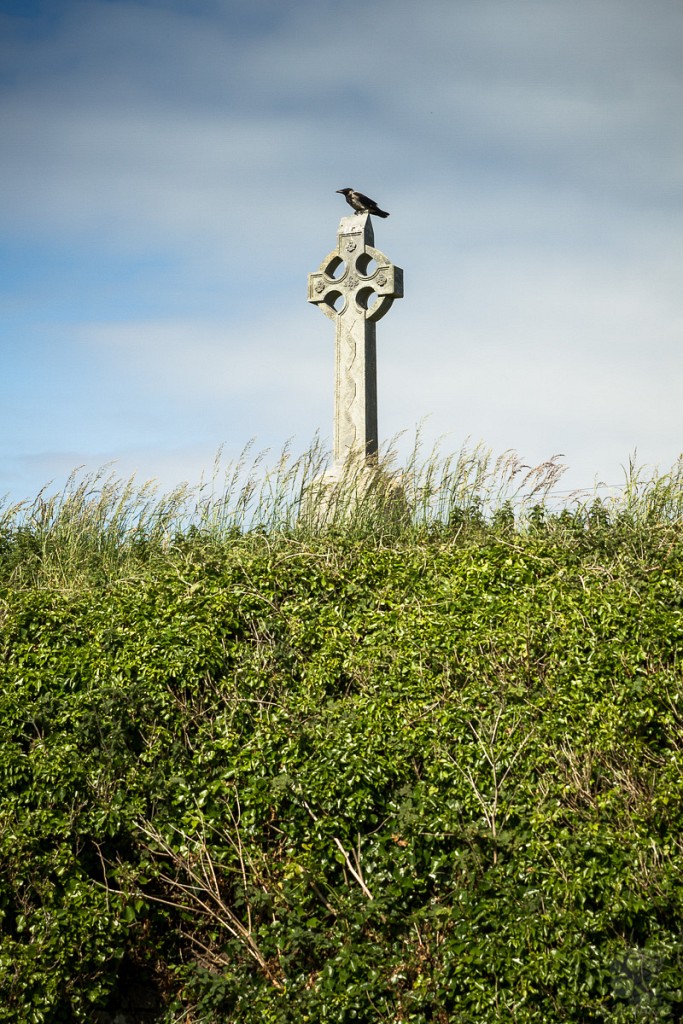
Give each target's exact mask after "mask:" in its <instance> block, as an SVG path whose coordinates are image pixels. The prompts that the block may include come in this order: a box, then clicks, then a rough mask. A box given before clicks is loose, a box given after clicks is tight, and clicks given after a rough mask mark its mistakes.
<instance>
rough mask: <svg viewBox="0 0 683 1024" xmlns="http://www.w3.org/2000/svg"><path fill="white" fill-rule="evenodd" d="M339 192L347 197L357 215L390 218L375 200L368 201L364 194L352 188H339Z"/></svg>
mask: <svg viewBox="0 0 683 1024" xmlns="http://www.w3.org/2000/svg"><path fill="white" fill-rule="evenodd" d="M337 192H339V193H341V195H343V196H345V197H346V202H347V203H348V204H349V206H352V207H353V209H354V210H355V211H356V213H371V214H373V216H375V217H388V216H389V214H388V213H387V212H386V211H385V210H380V208H379V206H378V205H377V203H376V202H375V200H374V199H368V197H367V196H364V195H363V193H362V192H356V191H355V189H352V188H338V189H337Z"/></svg>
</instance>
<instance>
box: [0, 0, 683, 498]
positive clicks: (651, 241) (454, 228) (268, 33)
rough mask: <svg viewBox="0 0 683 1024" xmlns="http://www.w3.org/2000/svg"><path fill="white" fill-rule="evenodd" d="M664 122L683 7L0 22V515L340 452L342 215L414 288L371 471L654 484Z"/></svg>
mask: <svg viewBox="0 0 683 1024" xmlns="http://www.w3.org/2000/svg"><path fill="white" fill-rule="evenodd" d="M681 111H683V6H682V5H681V4H680V0H647V3H646V2H644V0H448V2H446V0H421V2H420V3H416V2H414V0H413V2H408V0H364V2H359V0H346V2H345V3H343V4H342V3H331V2H329V0H315V2H312V0H311V2H309V0H292V2H289V3H286V4H285V3H283V2H282V0H277V2H274V0H273V2H271V0H250V2H249V3H241V2H240V3H237V2H233V0H223V2H219V0H204V2H200V0H182V2H181V0H127V2H123V0H83V2H80V0H14V2H8V0H0V125H1V135H0V139H1V141H0V147H1V151H2V159H1V160H0V196H1V197H2V199H0V229H1V230H0V261H1V264H2V267H3V271H2V274H1V275H0V310H1V319H0V326H1V333H0V345H1V351H0V356H1V363H0V366H1V371H0V374H1V377H0V495H2V494H7V495H8V496H9V498H10V499H11V500H17V499H21V498H24V497H32V496H33V495H35V493H36V492H37V491H38V490H39V488H40V487H41V486H42V485H43V484H45V483H46V482H47V481H49V480H54V481H55V486H57V485H59V484H61V483H62V482H63V481H64V480H65V479H66V477H67V475H68V473H69V472H70V471H71V470H72V469H73V468H75V467H76V466H80V465H85V466H87V467H89V468H91V469H95V468H98V467H100V466H102V465H103V464H105V463H109V462H111V461H114V462H115V469H116V472H117V473H120V474H121V475H122V476H128V475H129V474H130V473H133V472H135V473H136V474H138V477H139V478H140V479H141V480H146V479H148V478H150V477H155V478H157V479H158V480H159V482H160V486H161V487H162V489H169V488H170V487H172V486H174V485H175V484H177V483H179V482H180V481H182V480H189V481H190V482H196V481H197V480H198V479H199V477H200V475H201V473H202V471H203V470H205V469H207V468H210V467H211V465H212V463H213V459H214V456H215V453H216V451H217V449H218V448H219V446H221V445H223V446H224V450H225V453H226V455H227V456H228V457H230V456H233V455H236V454H237V453H238V452H239V451H240V450H241V449H242V447H243V445H244V444H245V443H246V442H247V441H248V440H249V439H250V438H252V437H253V438H256V443H257V446H259V447H270V448H272V449H274V450H275V452H279V451H280V449H281V447H282V445H283V444H284V442H285V441H286V440H287V439H288V438H290V437H293V438H294V444H295V448H297V449H303V448H305V447H306V446H307V445H308V443H309V442H310V440H311V439H312V437H313V435H314V434H315V432H316V430H318V429H319V430H320V431H321V432H322V434H323V436H324V437H326V438H327V439H328V440H330V441H331V430H332V394H333V391H332V388H333V380H332V374H333V366H334V363H333V347H334V339H333V328H332V325H331V324H330V323H329V321H328V320H327V319H326V318H325V317H323V316H321V315H320V312H319V311H318V310H316V309H315V308H314V307H312V306H309V305H308V303H307V302H306V282H307V275H308V273H309V272H310V271H313V270H316V269H317V267H318V265H319V263H320V261H321V259H322V258H323V257H324V256H325V255H326V253H328V252H329V251H330V249H332V248H333V246H334V244H335V236H336V231H337V226H338V222H339V219H340V217H341V216H344V215H345V214H346V211H347V207H346V206H345V204H344V202H343V199H342V197H341V196H338V195H335V190H336V189H338V188H341V187H343V186H346V185H351V186H352V187H355V188H358V189H361V190H362V191H364V192H366V193H367V194H369V195H371V196H373V197H374V198H375V199H377V200H378V202H379V203H380V205H382V206H383V207H384V208H385V209H388V210H389V211H390V212H391V217H390V218H389V219H388V220H386V221H378V222H377V223H376V224H375V237H376V244H377V246H378V247H379V248H380V249H382V250H383V251H384V252H385V253H386V254H387V255H388V256H389V257H390V258H391V259H392V260H393V261H394V262H395V263H397V264H398V265H399V266H401V267H403V269H404V272H405V298H404V299H403V300H402V301H401V302H399V303H395V305H394V307H393V309H392V310H391V312H390V313H389V315H388V316H387V317H386V318H385V319H384V320H383V321H382V322H381V324H380V325H379V327H378V363H379V401H380V434H381V439H382V440H386V439H388V438H389V437H391V436H393V435H394V434H396V433H398V432H399V431H402V430H405V431H406V432H407V437H408V438H412V436H413V435H414V431H415V428H416V426H417V425H418V424H419V423H421V422H423V421H424V426H423V431H424V434H425V437H426V440H427V441H428V442H431V441H432V440H434V439H436V438H437V437H440V436H442V435H446V437H445V441H444V446H445V448H446V449H450V450H456V449H459V448H460V446H461V445H462V443H463V442H464V441H465V440H466V439H467V438H468V437H469V438H471V440H472V441H473V442H477V441H480V440H481V441H483V442H484V443H486V444H487V445H490V446H491V447H492V448H493V449H494V451H495V452H502V451H503V450H505V449H509V448H513V449H516V450H517V451H518V452H519V453H520V455H521V456H523V457H524V459H525V460H527V461H528V462H530V463H533V464H535V463H538V462H541V461H542V460H544V459H545V458H547V457H549V456H551V455H553V454H555V453H563V455H564V461H565V462H566V463H567V464H568V466H569V469H568V471H567V473H566V476H565V478H564V481H565V482H564V485H563V486H565V487H566V488H572V487H587V488H590V487H591V486H592V484H593V483H594V482H595V481H596V480H603V481H606V482H607V483H619V482H621V481H622V480H623V469H622V467H623V466H625V465H626V464H627V463H628V460H629V456H630V455H631V454H632V453H633V452H634V450H637V458H638V461H639V462H641V463H644V464H648V465H651V466H658V467H659V468H660V469H661V470H666V469H667V468H668V467H669V466H670V465H671V464H672V463H673V461H674V460H675V459H676V458H677V456H678V455H679V454H680V452H681V451H683V405H682V403H681V398H680V394H681V390H682V384H683V345H682V344H681V341H682V334H683V287H682V286H681V266H682V265H683V260H682V257H683V204H682V202H681V200H682V198H683V118H682V117H681ZM407 443H408V442H406V444H407Z"/></svg>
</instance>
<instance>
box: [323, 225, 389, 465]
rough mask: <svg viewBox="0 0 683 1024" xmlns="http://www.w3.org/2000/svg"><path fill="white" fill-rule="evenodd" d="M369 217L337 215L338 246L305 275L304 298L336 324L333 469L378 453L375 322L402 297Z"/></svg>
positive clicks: (367, 458) (370, 457) (368, 458)
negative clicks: (354, 458) (356, 455)
mask: <svg viewBox="0 0 683 1024" xmlns="http://www.w3.org/2000/svg"><path fill="white" fill-rule="evenodd" d="M374 241H375V236H374V232H373V230H372V223H371V221H370V215H369V214H367V213H357V214H354V215H353V216H351V217H342V219H341V222H340V224H339V231H338V233H337V248H336V249H334V250H333V251H332V252H331V253H329V255H327V256H326V257H325V259H324V260H323V261H322V263H321V264H320V267H319V269H318V271H317V272H316V273H315V274H309V275H308V301H309V302H314V303H315V304H316V305H317V306H319V308H320V309H321V310H322V311H323V313H324V314H325V316H327V317H329V318H330V320H333V321H334V323H335V324H336V344H335V362H336V371H335V384H334V467H335V469H336V470H339V469H341V467H342V466H343V465H344V463H345V462H346V460H347V459H348V457H349V455H350V454H351V453H354V452H355V453H362V454H363V455H364V457H365V459H366V460H370V459H372V457H373V456H375V455H376V454H377V447H378V440H377V350H376V338H375V324H376V323H377V321H378V320H380V319H381V318H382V317H383V316H384V315H385V313H388V311H389V309H390V308H391V305H392V303H393V301H394V299H400V298H402V297H403V271H402V270H401V269H400V267H395V266H394V265H393V263H390V262H389V260H388V259H387V257H386V256H385V255H384V253H382V252H380V251H379V249H375V248H374V245H373V243H374Z"/></svg>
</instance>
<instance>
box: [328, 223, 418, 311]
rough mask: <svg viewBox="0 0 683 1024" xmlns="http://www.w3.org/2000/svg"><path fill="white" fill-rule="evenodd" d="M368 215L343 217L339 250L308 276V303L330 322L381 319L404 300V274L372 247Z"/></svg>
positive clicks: (338, 240)
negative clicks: (400, 300) (395, 301)
mask: <svg viewBox="0 0 683 1024" xmlns="http://www.w3.org/2000/svg"><path fill="white" fill-rule="evenodd" d="M374 240H375V238H374V232H373V230H372V223H371V221H370V217H369V215H368V214H367V213H364V214H356V215H355V216H352V217H342V220H341V223H340V225H339V233H338V235H337V248H336V249H335V250H333V252H331V253H329V254H328V255H327V256H326V257H325V259H324V260H323V261H322V263H321V264H320V267H319V268H318V270H317V272H316V273H315V274H309V275H308V301H309V302H313V303H315V304H316V305H318V306H319V307H320V309H321V310H322V312H323V313H324V314H325V316H327V317H329V318H330V320H337V318H339V317H343V318H347V317H348V318H353V319H354V320H355V319H356V318H358V317H362V318H363V319H364V320H366V321H371V322H374V321H377V320H381V319H382V317H383V316H384V315H385V314H386V313H388V312H389V310H390V308H391V306H392V304H393V302H394V299H401V298H403V271H402V270H401V268H400V267H396V266H394V264H393V263H390V262H389V260H388V259H387V257H386V256H385V255H384V253H383V252H380V251H379V249H375V248H374V246H373V242H374Z"/></svg>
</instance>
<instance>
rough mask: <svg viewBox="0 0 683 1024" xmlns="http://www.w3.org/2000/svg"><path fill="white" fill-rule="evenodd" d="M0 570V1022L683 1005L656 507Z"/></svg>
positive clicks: (678, 1010) (673, 716) (646, 1013)
mask: <svg viewBox="0 0 683 1024" xmlns="http://www.w3.org/2000/svg"><path fill="white" fill-rule="evenodd" d="M22 543H23V544H26V539H25V537H24V539H23V540H22ZM3 557H4V558H5V561H6V564H7V565H10V564H11V565H12V566H16V551H15V549H13V547H12V538H11V537H8V538H7V539H6V545H5V553H4V556H3ZM5 578H6V579H7V580H8V582H7V583H6V584H5V585H4V587H3V589H2V591H1V592H0V593H1V596H0V619H1V621H2V639H1V643H2V647H1V651H2V657H1V660H0V673H1V678H0V683H1V686H0V689H1V694H2V696H1V697H0V728H1V730H2V744H1V747H0V779H1V786H0V864H1V872H0V915H1V929H2V935H1V945H0V1021H16V1022H21V1024H24V1022H26V1024H33V1022H35V1024H38V1022H41V1024H56V1022H62V1021H64V1022H71V1021H88V1022H90V1021H97V1020H102V1021H105V1020H110V1019H113V1015H114V1013H115V1012H116V1011H118V1010H120V1009H121V1008H122V1007H123V1008H125V1006H126V1005H127V1003H126V1000H128V1004H130V1002H131V1000H134V994H135V992H136V991H139V992H140V993H143V994H144V998H143V995H141V996H140V1005H142V1004H143V1003H144V1000H145V999H146V1000H147V1002H146V1003H145V1005H146V1006H147V1009H148V1011H149V1016H148V1017H146V1018H145V1017H144V1016H139V1017H138V1018H137V1019H152V1016H154V1015H153V1014H152V1013H151V1008H152V1007H155V1008H156V1010H155V1014H156V1015H155V1016H154V1019H158V1020H160V1021H161V1020H164V1021H169V1022H170V1021H178V1022H179V1021H192V1022H196V1024H198V1022H200V1021H203V1022H218V1021H221V1022H225V1021H231V1022H232V1021H234V1022H238V1021H239V1022H244V1024H252V1022H253V1024H256V1022H259V1024H276V1022H277V1024H285V1022H292V1024H294V1022H297V1024H299V1022H303V1021H311V1022H315V1024H324V1022H329V1024H339V1022H347V1021H373V1022H374V1021H386V1022H399V1021H400V1022H408V1021H410V1022H428V1021H434V1022H443V1024H446V1022H467V1024H470V1022H471V1024H475V1022H476V1024H479V1022H481V1024H484V1022H490V1021H493V1020H495V1021H511V1022H512V1021H514V1022H518V1024H532V1022H533V1024H537V1022H538V1024H541V1022H558V1021H567V1022H569V1021H571V1022H576V1024H579V1022H581V1024H586V1022H599V1021H600V1022H601V1021H609V1022H622V1021H624V1022H626V1021H648V1020H653V1021H655V1020H656V1021H670V1022H674V1021H680V1020H681V1019H683V991H682V982H681V979H682V978H683V940H682V935H681V922H682V921H683V886H682V883H683V842H682V836H683V831H682V825H683V785H682V782H681V769H682V767H683V680H682V678H681V668H680V664H679V658H680V652H681V650H683V541H682V540H681V538H680V536H679V534H678V532H677V530H676V528H675V527H672V526H669V527H666V528H664V527H661V528H656V527H653V526H652V525H650V526H648V527H646V526H644V525H643V524H640V525H638V524H629V522H628V521H627V520H623V521H620V522H615V521H612V522H609V521H608V520H607V519H606V518H605V517H604V516H603V517H602V518H600V517H599V516H598V520H597V521H594V522H593V523H591V522H590V521H589V519H588V518H586V516H579V515H578V514H577V515H576V516H573V517H572V516H571V515H569V514H564V515H561V516H556V517H552V516H547V515H545V514H541V513H539V515H538V516H537V517H536V522H535V523H534V522H533V521H532V522H531V523H530V525H529V527H528V529H526V530H525V531H518V530H516V529H515V528H514V524H513V523H511V522H510V521H509V520H508V519H505V517H502V518H499V520H498V522H497V525H494V526H493V527H489V528H485V524H483V523H480V524H479V526H478V528H477V529H476V530H464V531H463V530H462V524H460V525H458V524H453V523H452V524H451V526H450V527H449V526H447V525H446V526H444V525H441V526H439V527H438V528H437V527H435V528H433V529H432V530H428V529H426V528H425V529H424V530H422V532H421V534H420V535H418V534H413V535H411V536H408V535H406V536H404V537H403V538H402V539H400V538H399V539H398V540H397V541H396V542H395V543H394V545H393V546H388V547H383V546H381V545H377V544H373V543H372V542H371V541H370V540H369V539H367V538H364V539H363V538H361V539H355V540H354V539H353V538H352V537H344V535H343V534H342V533H341V532H339V533H337V534H336V535H335V534H334V533H331V534H330V533H328V534H327V535H325V536H321V537H320V538H319V539H318V540H316V539H315V538H310V537H309V538H308V540H307V541H306V542H304V541H302V540H301V538H299V539H297V538H296V537H295V536H290V537H287V536H272V535H267V534H263V535H258V534H256V535H245V536H238V535H237V534H235V535H233V536H231V537H229V538H227V539H225V540H224V542H223V543H221V544H218V543H215V542H211V543H209V542H206V541H205V540H204V539H203V538H202V536H201V534H200V533H195V534H192V535H190V536H188V537H186V538H185V539H182V538H180V539H178V540H177V541H176V542H175V543H172V544H170V545H169V546H168V548H167V550H166V551H165V552H164V553H158V552H157V554H156V555H154V556H153V557H152V556H150V557H148V558H145V557H141V558H140V559H139V561H138V562H137V563H135V564H133V563H132V562H130V563H127V566H126V571H125V572H122V573H121V574H119V575H115V576H114V577H111V578H109V579H106V578H101V579H98V580H97V583H96V585H89V586H85V585H83V586H78V587H74V588H69V589H65V588H64V587H63V586H60V585H58V584H57V583H54V584H49V583H46V582H45V581H44V580H43V581H42V582H40V581H39V582H37V583H36V584H35V585H31V586H29V585H26V586H22V587H13V586H12V585H11V582H10V579H11V578H10V577H9V576H6V577H5ZM131 993H133V994H131ZM131 1012H132V1011H131ZM131 1019H133V1018H131Z"/></svg>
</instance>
